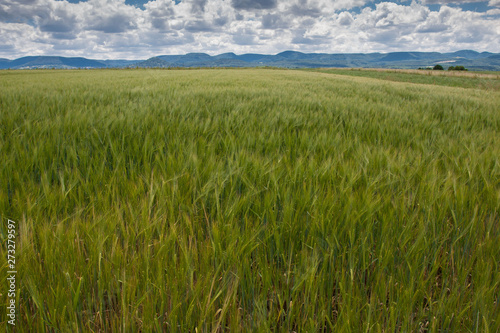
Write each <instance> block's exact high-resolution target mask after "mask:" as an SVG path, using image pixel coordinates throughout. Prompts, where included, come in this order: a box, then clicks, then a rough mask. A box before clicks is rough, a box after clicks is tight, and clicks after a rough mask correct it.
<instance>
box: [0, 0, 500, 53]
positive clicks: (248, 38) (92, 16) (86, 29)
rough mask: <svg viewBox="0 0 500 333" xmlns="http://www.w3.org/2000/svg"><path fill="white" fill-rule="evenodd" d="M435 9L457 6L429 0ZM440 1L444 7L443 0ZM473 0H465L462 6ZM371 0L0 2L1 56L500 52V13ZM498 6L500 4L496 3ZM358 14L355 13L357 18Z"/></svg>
mask: <svg viewBox="0 0 500 333" xmlns="http://www.w3.org/2000/svg"><path fill="white" fill-rule="evenodd" d="M424 1H426V3H427V4H430V3H438V2H439V3H441V4H444V3H450V2H449V1H443V0H424ZM440 1H441V2H440ZM457 2H466V1H454V3H457ZM367 3H368V0H354V1H347V0H292V1H285V0H279V1H278V0H276V1H275V0H261V1H256V2H252V1H250V0H248V1H247V0H191V1H182V2H180V3H179V4H176V3H175V1H174V0H154V1H150V2H148V3H146V4H145V5H144V8H143V9H139V8H136V7H134V6H129V5H127V4H125V0H89V1H88V2H80V3H78V4H72V3H69V2H67V1H55V0H23V1H20V0H1V2H0V57H7V58H15V57H19V56H24V55H28V54H29V55H34V54H36V55H40V54H46V55H51V54H57V55H67V56H85V57H92V58H130V59H132V58H135V59H137V58H148V57H151V56H154V55H160V54H179V53H187V52H209V53H211V54H218V53H223V52H235V53H246V52H252V53H254V52H261V53H277V52H281V51H284V50H287V49H288V50H299V51H303V52H372V51H373V52H384V51H409V50H414V51H453V50H458V49H462V48H467V49H475V50H478V51H491V52H500V38H499V37H500V36H499V34H500V17H499V13H500V12H498V9H490V10H488V12H486V13H476V12H471V11H465V10H462V9H460V8H457V7H448V6H446V5H443V6H441V8H440V10H439V11H438V12H435V11H431V10H429V8H428V7H427V6H426V5H425V4H424V3H423V2H416V1H412V2H411V4H410V3H409V2H399V3H394V2H382V3H379V4H377V5H376V6H375V8H370V7H366V8H363V9H361V11H350V9H352V8H354V7H358V6H360V7H362V6H364V5H366V4H367ZM492 3H496V4H498V3H500V0H491V1H490V4H492ZM356 12H357V14H356Z"/></svg>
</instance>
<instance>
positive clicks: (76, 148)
mask: <svg viewBox="0 0 500 333" xmlns="http://www.w3.org/2000/svg"><path fill="white" fill-rule="evenodd" d="M339 74H342V73H336V74H335V72H334V71H330V72H326V73H325V72H318V71H297V70H277V69H203V70H87V71H86V70H79V71H69V70H60V71H58V70H45V71H0V152H1V154H0V156H1V159H2V160H1V163H0V216H1V218H2V224H1V226H0V239H1V244H2V246H1V247H0V255H1V258H2V259H1V261H0V263H1V265H0V267H1V276H2V282H1V283H0V293H1V294H2V297H1V299H2V302H3V304H2V307H1V308H0V311H1V312H0V321H1V323H0V325H2V327H7V328H9V325H7V320H8V318H7V316H6V313H7V312H6V310H5V307H4V305H5V304H7V301H6V297H5V296H6V293H7V288H8V284H7V280H6V276H7V271H9V268H8V267H7V245H6V244H7V238H8V231H7V221H8V219H11V220H14V221H16V223H17V229H16V242H17V243H16V244H17V245H16V246H17V248H16V264H17V266H16V269H17V272H18V273H17V281H16V283H17V297H16V300H17V319H16V320H17V322H16V329H17V331H19V332H120V331H121V332H294V331H295V332H492V333H493V332H498V331H499V330H500V304H499V302H500V225H499V224H500V91H499V90H498V89H496V88H495V87H498V80H495V79H491V80H492V81H491V82H490V81H488V82H489V83H487V84H482V85H477V86H476V85H474V84H470V81H467V80H473V79H474V78H468V77H459V78H452V83H450V84H446V82H445V83H444V84H441V83H442V81H439V82H438V83H435V82H433V81H432V80H433V79H435V78H434V77H433V76H422V75H420V76H419V77H421V78H424V79H423V80H425V79H427V81H424V82H418V83H413V82H393V81H394V80H387V79H384V78H374V77H372V78H368V77H354V76H352V75H339ZM415 75H416V76H418V74H415ZM438 79H439V78H438ZM418 80H421V79H418ZM456 80H461V81H458V82H463V84H456V82H457V81H456ZM400 81H411V80H400ZM450 85H452V86H450ZM492 87H493V88H492Z"/></svg>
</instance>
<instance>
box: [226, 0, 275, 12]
mask: <svg viewBox="0 0 500 333" xmlns="http://www.w3.org/2000/svg"><path fill="white" fill-rule="evenodd" d="M232 4H233V8H234V9H246V10H251V9H272V8H275V7H276V5H277V0H232Z"/></svg>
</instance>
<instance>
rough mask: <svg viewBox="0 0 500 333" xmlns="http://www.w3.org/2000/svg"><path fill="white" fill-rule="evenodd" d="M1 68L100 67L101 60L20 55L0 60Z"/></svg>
mask: <svg viewBox="0 0 500 333" xmlns="http://www.w3.org/2000/svg"><path fill="white" fill-rule="evenodd" d="M0 66H1V68H14V69H31V68H102V67H106V65H104V64H103V63H102V62H99V61H96V60H90V59H86V58H66V57H46V56H33V57H22V58H19V59H15V60H12V61H9V62H0Z"/></svg>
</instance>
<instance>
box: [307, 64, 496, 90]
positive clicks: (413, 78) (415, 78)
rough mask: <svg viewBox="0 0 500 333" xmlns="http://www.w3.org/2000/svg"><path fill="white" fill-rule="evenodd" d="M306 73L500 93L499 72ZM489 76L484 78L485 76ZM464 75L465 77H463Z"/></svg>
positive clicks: (341, 71) (358, 69)
mask: <svg viewBox="0 0 500 333" xmlns="http://www.w3.org/2000/svg"><path fill="white" fill-rule="evenodd" d="M306 71H314V72H322V73H331V74H338V75H349V76H357V77H367V78H374V79H379V80H384V81H394V82H407V83H420V84H430V85H438V86H448V87H461V88H475V89H484V90H494V91H500V73H499V72H454V71H451V72H449V71H446V70H445V71H426V70H424V71H415V72H412V71H405V70H390V69H386V70H374V69H361V68H352V69H323V68H321V69H306ZM485 74H486V75H487V76H484V75H485ZM461 75H464V76H461Z"/></svg>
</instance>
